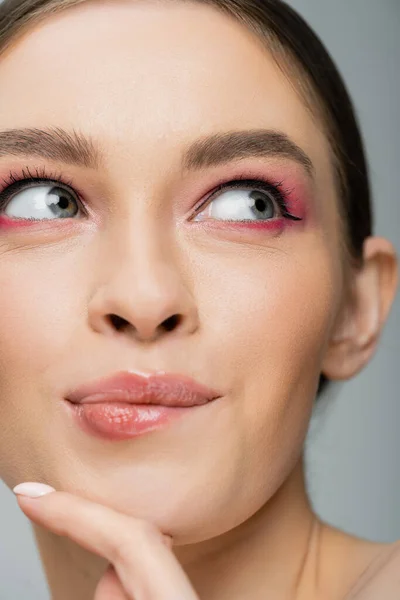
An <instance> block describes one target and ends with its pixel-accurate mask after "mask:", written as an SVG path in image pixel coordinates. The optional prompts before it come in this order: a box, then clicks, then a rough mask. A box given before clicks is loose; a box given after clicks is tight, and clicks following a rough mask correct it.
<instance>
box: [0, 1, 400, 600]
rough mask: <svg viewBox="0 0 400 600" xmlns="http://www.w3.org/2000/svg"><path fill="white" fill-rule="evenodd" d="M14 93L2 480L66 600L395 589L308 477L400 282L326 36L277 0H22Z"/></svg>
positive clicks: (4, 87) (398, 561)
mask: <svg viewBox="0 0 400 600" xmlns="http://www.w3.org/2000/svg"><path fill="white" fill-rule="evenodd" d="M0 88H1V94H0V178H1V187H0V253H1V256H0V288H1V290H2V293H1V295H0V331H1V336H0V375H1V376H0V398H1V402H0V419H1V423H2V435H1V437H0V457H1V458H0V473H1V477H2V479H3V480H4V482H5V483H6V485H7V486H8V487H9V488H10V489H14V491H15V493H16V494H17V495H18V502H19V505H20V507H21V509H22V510H23V511H24V513H25V514H26V515H27V516H28V517H29V518H30V519H31V520H32V523H33V527H34V532H35V535H36V540H37V544H38V550H39V552H40V556H41V559H42V562H43V566H44V569H45V573H46V577H47V581H48V584H49V588H50V591H51V597H52V599H53V600H71V599H72V598H73V599H74V600H88V599H89V598H95V599H96V600H111V599H113V600H124V599H125V600H126V599H127V598H130V599H132V598H134V599H135V600H161V599H162V600H172V599H173V600H177V599H179V600H194V599H195V598H197V599H204V600H227V599H228V598H229V600H239V599H240V600H243V599H246V600H261V599H265V598H273V599H274V600H283V599H288V598H290V599H295V600H313V599H317V598H323V599H324V600H328V599H343V598H348V599H349V598H358V599H363V600H367V599H372V598H373V599H375V598H380V599H381V598H384V599H385V600H389V599H391V598H393V599H394V598H397V597H398V593H399V589H398V584H397V587H396V581H398V576H397V572H398V569H399V567H400V556H399V554H400V546H399V544H390V545H384V544H377V543H373V542H370V541H367V540H364V539H359V538H356V537H353V536H351V535H347V534H346V533H344V532H341V531H339V530H337V529H335V528H333V527H330V526H328V525H327V524H326V523H324V522H322V521H321V520H320V519H319V518H318V517H317V516H316V514H315V513H314V512H313V510H312V507H311V505H310V502H309V499H308V495H307V491H306V488H305V482H304V471H303V443H304V440H305V436H306V433H307V429H308V425H309V420H310V416H311V412H312V408H313V405H314V402H315V400H316V396H318V394H319V393H320V392H321V390H322V389H323V388H324V386H325V385H327V384H328V385H329V381H330V380H331V381H333V380H344V379H348V378H351V377H352V376H353V375H354V374H356V373H357V372H359V371H360V370H361V369H362V368H363V367H364V366H365V365H366V363H367V362H368V361H369V359H370V358H371V356H372V354H373V352H374V350H375V348H376V345H377V342H378V339H379V336H380V333H381V330H382V327H383V325H384V323H385V320H386V318H387V316H388V313H389V310H390V306H391V304H392V301H393V297H394V295H395V288H396V258H395V252H394V250H393V247H392V245H391V244H390V243H389V242H388V241H386V240H385V239H382V238H379V237H376V236H374V235H373V234H372V222H371V207H370V190H369V181H368V173H367V167H366V163H365V158H364V152H363V147H362V142H361V137H360V132H359V130H358V126H357V123H356V119H355V116H354V112H353V108H352V104H351V101H350V99H349V97H348V94H347V92H346V90H345V88H344V86H343V83H342V80H341V79H340V76H339V75H338V73H337V71H336V69H335V67H334V65H333V63H332V61H331V59H330V58H329V56H328V55H327V52H326V50H325V49H324V48H323V46H322V45H321V42H320V41H319V40H318V39H317V38H316V36H315V35H314V34H313V33H312V31H311V30H310V29H309V27H308V26H307V25H306V24H305V23H304V22H303V20H302V19H301V18H300V17H299V16H298V15H297V14H296V13H295V12H294V11H293V10H292V9H290V8H289V7H288V6H287V5H286V4H284V3H283V2H280V1H278V0H207V1H199V0H197V1H195V0H192V1H186V2H184V1H183V0H176V1H174V2H172V1H167V0H164V1H160V0H158V1H157V2H156V1H154V0H109V1H101V2H100V1H96V0H92V1H90V2H89V1H85V0H6V1H5V2H3V3H2V5H1V6H0ZM20 484H22V485H20ZM44 492H51V493H48V494H44ZM32 495H33V496H34V497H33V498H31V497H30V496H32Z"/></svg>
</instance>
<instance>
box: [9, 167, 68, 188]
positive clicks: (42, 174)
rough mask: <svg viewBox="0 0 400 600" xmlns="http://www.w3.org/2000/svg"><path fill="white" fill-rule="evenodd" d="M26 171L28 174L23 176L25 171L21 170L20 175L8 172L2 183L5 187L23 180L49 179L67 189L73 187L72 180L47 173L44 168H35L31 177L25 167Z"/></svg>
mask: <svg viewBox="0 0 400 600" xmlns="http://www.w3.org/2000/svg"><path fill="white" fill-rule="evenodd" d="M26 170H27V172H28V174H27V175H26V174H25V170H24V169H22V171H21V173H22V175H21V174H20V173H16V172H13V171H10V172H9V175H8V179H3V178H2V180H3V183H4V185H5V186H9V185H12V184H13V183H18V181H23V180H25V179H26V180H27V181H28V182H29V181H36V180H37V179H49V180H50V179H51V180H53V181H57V182H58V183H63V184H64V185H67V186H68V187H72V186H73V182H72V180H67V179H66V178H65V177H64V176H63V175H62V173H48V172H47V171H46V168H45V167H42V170H39V169H38V168H35V174H34V175H33V174H32V173H31V172H30V170H29V167H26Z"/></svg>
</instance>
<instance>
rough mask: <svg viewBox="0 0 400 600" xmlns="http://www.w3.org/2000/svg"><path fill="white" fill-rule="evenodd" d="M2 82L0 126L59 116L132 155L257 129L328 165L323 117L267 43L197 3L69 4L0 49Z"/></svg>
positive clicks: (324, 168) (321, 166) (325, 169)
mask: <svg viewBox="0 0 400 600" xmlns="http://www.w3.org/2000/svg"><path fill="white" fill-rule="evenodd" d="M0 84H1V89H2V93H1V95H0V129H4V128H10V127H20V126H33V127H40V126H43V125H46V126H59V125H63V126H66V125H67V124H69V125H70V126H73V127H75V128H78V129H81V130H83V131H85V132H88V133H90V134H93V135H94V136H95V137H96V138H99V139H102V140H104V141H105V143H106V144H107V143H109V144H110V145H115V144H118V147H119V148H120V149H121V150H122V151H123V149H124V148H126V149H128V148H129V152H131V153H132V152H133V153H134V152H135V151H136V150H137V154H138V156H137V158H138V159H139V154H140V156H146V148H152V149H153V152H154V148H155V146H154V142H155V140H157V141H158V142H160V144H161V143H162V144H164V148H165V149H168V151H169V152H173V149H176V148H177V147H178V146H179V143H181V142H183V141H187V140H192V139H193V138H194V137H197V136H199V135H202V134H208V133H214V132H216V131H225V130H238V129H241V128H246V129H257V128H261V127H265V128H270V129H275V130H279V131H282V132H285V133H287V134H288V135H289V136H290V137H291V138H292V139H293V140H294V141H295V142H296V143H298V144H299V145H300V146H301V147H302V148H303V149H304V150H305V151H306V152H307V154H308V155H309V156H310V157H311V159H312V161H313V162H314V164H315V165H316V167H317V171H318V170H319V172H320V173H321V174H323V175H328V173H329V166H330V165H329V152H328V144H327V141H326V139H325V136H324V134H323V132H322V127H321V124H320V123H319V122H318V121H317V120H316V119H315V118H313V116H312V115H310V113H309V112H308V111H307V109H306V108H305V106H304V104H303V103H302V101H301V99H300V96H299V95H298V94H297V93H296V92H295V90H294V88H293V86H292V85H291V83H290V81H288V79H287V78H286V77H285V76H284V75H283V73H282V71H281V70H280V69H279V67H278V66H277V64H276V63H275V61H274V59H273V58H272V56H271V55H269V53H268V52H267V50H266V48H265V46H264V45H263V44H262V43H261V41H260V40H258V39H257V37H256V36H255V35H254V34H252V33H251V32H250V31H249V30H247V29H246V27H245V26H244V25H242V24H240V23H239V22H237V21H236V20H235V19H234V18H233V17H228V16H226V15H225V14H222V13H220V12H219V11H217V10H216V9H215V8H213V7H210V6H207V5H204V4H198V3H191V2H185V3H183V2H182V3H180V2H154V1H153V2H147V1H146V2H141V1H139V2H132V3H126V2H121V3H120V2H115V1H113V2H111V1H109V2H102V3H100V2H90V3H89V2H88V3H83V4H81V5H78V6H76V7H73V8H69V9H67V10H65V11H62V12H60V13H58V14H56V15H53V16H52V17H51V18H46V19H45V20H44V21H42V22H40V23H38V24H37V25H36V26H35V27H34V28H33V29H32V30H30V31H29V32H28V33H26V34H25V35H24V36H23V37H22V38H21V39H20V40H19V41H18V43H17V44H16V45H15V46H14V47H13V48H11V50H9V51H8V52H7V53H6V54H5V55H4V56H2V57H0ZM107 141H108V142H107ZM135 149H136V150H135ZM172 155H173V154H169V157H171V156H172ZM131 156H133V155H132V154H131Z"/></svg>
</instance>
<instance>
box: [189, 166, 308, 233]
mask: <svg viewBox="0 0 400 600" xmlns="http://www.w3.org/2000/svg"><path fill="white" fill-rule="evenodd" d="M238 188H239V189H242V188H250V189H252V190H254V189H258V190H261V191H263V192H266V193H268V194H270V195H271V196H272V198H273V199H274V200H275V202H276V204H277V205H278V207H279V209H280V210H281V213H282V217H284V218H285V219H291V220H293V221H301V220H302V219H301V218H300V217H296V216H295V215H292V214H291V213H290V212H289V210H288V203H287V198H288V196H289V194H290V193H291V191H292V190H289V189H287V188H285V187H284V185H283V182H282V181H274V182H272V181H267V180H265V179H249V178H248V176H247V175H242V176H239V177H236V178H235V179H233V180H231V181H227V182H223V183H221V184H219V185H218V186H217V187H216V188H215V189H214V190H213V191H212V192H211V194H209V195H208V196H207V198H206V199H205V200H202V201H201V203H200V204H199V205H197V206H196V208H195V209H194V214H195V216H196V215H197V214H198V213H199V212H201V210H203V209H204V208H205V207H207V206H208V204H210V203H211V202H212V201H213V200H215V196H216V195H217V194H218V193H219V192H221V191H224V190H230V189H238ZM240 222H241V221H239V220H235V223H240ZM243 222H247V221H243Z"/></svg>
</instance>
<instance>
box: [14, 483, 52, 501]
mask: <svg viewBox="0 0 400 600" xmlns="http://www.w3.org/2000/svg"><path fill="white" fill-rule="evenodd" d="M55 491H56V490H55V489H54V488H53V487H51V486H50V485H46V484H45V483H36V482H33V481H27V482H25V483H20V484H18V485H16V486H15V488H14V489H13V492H14V494H20V495H21V496H29V498H39V496H44V495H45V494H49V493H50V492H55Z"/></svg>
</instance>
